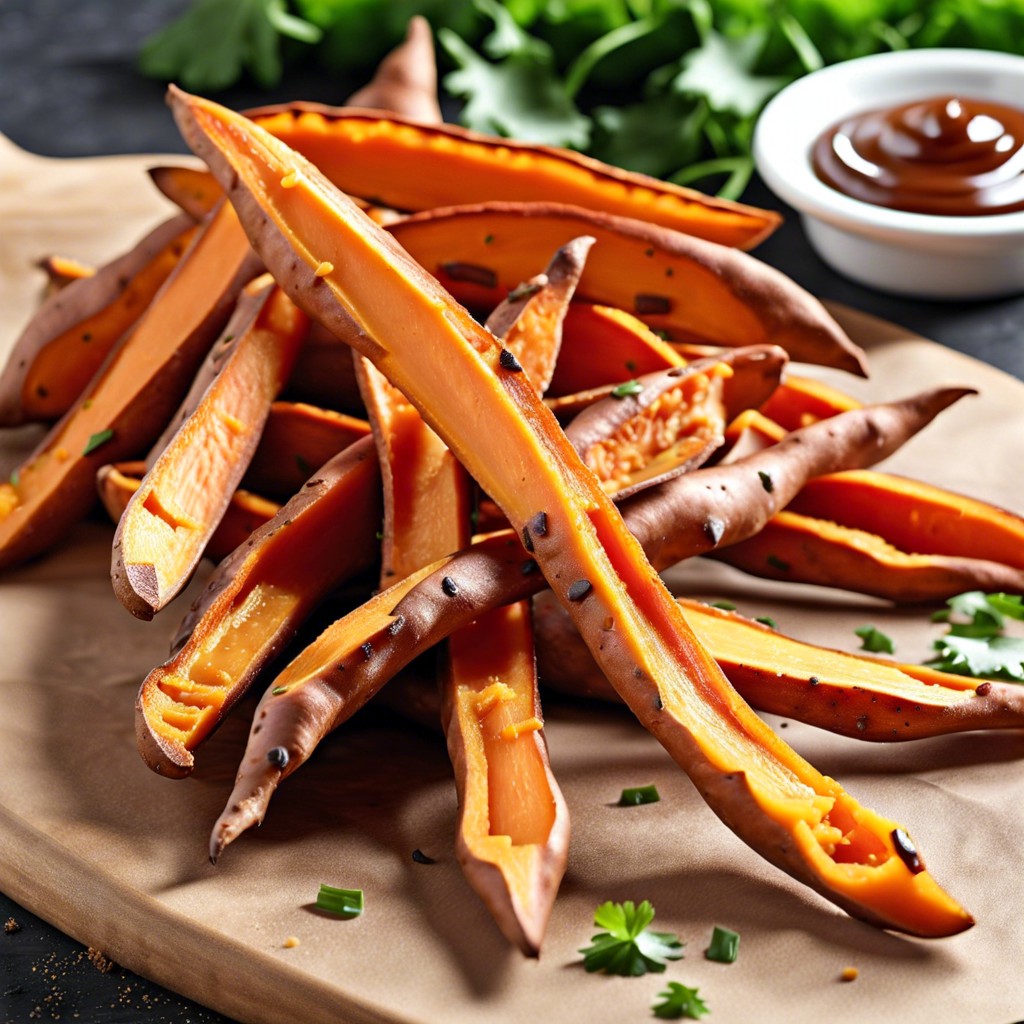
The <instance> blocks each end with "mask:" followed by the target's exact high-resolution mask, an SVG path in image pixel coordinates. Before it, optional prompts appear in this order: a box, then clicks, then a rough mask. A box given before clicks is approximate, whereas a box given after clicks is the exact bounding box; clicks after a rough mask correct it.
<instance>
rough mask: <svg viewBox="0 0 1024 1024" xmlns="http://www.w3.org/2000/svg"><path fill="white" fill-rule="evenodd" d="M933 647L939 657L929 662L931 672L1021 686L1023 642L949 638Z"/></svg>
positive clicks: (1016, 639) (1007, 638)
mask: <svg viewBox="0 0 1024 1024" xmlns="http://www.w3.org/2000/svg"><path fill="white" fill-rule="evenodd" d="M934 647H935V650H936V651H937V652H938V657H937V658H935V659H934V660H933V661H930V662H928V665H929V666H930V667H931V668H937V669H941V670H942V671H943V672H954V673H956V674H957V675H961V676H977V677H981V678H984V679H1008V680H1010V681H1011V682H1014V683H1024V638H1021V637H1010V636H997V637H992V638H988V639H986V638H977V637H969V636H954V635H952V634H950V635H948V636H944V637H942V638H941V639H939V640H936V641H935V644H934Z"/></svg>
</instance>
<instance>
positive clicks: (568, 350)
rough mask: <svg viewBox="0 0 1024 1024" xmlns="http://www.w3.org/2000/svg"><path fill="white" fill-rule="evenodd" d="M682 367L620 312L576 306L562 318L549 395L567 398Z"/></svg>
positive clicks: (641, 325) (667, 347)
mask: <svg viewBox="0 0 1024 1024" xmlns="http://www.w3.org/2000/svg"><path fill="white" fill-rule="evenodd" d="M685 362H686V360H685V359H683V357H682V356H680V355H678V354H677V353H676V352H675V350H674V349H673V348H672V346H671V345H669V344H668V342H666V341H663V340H662V339H661V338H659V337H658V335H656V334H655V333H654V331H652V330H651V329H650V328H649V327H648V326H647V325H646V324H645V323H644V322H643V321H642V320H640V319H639V318H638V317H635V316H633V314H632V313H627V312H626V311H625V310H624V309H615V308H613V307H612V306H598V305H594V304H593V303H590V302H574V303H573V304H572V306H570V307H569V312H568V313H567V314H566V318H565V326H564V330H563V337H562V348H561V350H560V351H559V353H558V362H557V363H556V365H555V373H554V376H553V377H552V380H551V388H550V391H551V394H553V395H571V394H573V393H574V392H577V391H588V390H590V389H591V388H597V387H601V386H602V385H604V384H608V383H621V382H622V381H627V380H632V379H633V378H634V377H639V376H642V375H643V374H645V373H654V372H655V371H656V370H668V369H671V368H672V367H673V366H682V365H683V364H684V363H685Z"/></svg>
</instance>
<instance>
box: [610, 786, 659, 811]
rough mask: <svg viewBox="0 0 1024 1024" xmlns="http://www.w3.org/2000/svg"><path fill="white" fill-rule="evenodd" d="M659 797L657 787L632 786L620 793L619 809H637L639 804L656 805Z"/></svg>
mask: <svg viewBox="0 0 1024 1024" xmlns="http://www.w3.org/2000/svg"><path fill="white" fill-rule="evenodd" d="M660 799H661V797H660V796H659V794H658V787H657V786H633V787H630V788H627V789H624V790H623V791H622V796H620V797H619V806H620V807H639V806H640V805H641V804H656V803H657V802H658V801H659V800H660Z"/></svg>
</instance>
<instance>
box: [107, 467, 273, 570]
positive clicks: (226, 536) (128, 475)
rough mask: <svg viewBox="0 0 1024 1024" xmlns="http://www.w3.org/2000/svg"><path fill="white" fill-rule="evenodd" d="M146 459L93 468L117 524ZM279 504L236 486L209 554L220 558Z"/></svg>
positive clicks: (137, 485)
mask: <svg viewBox="0 0 1024 1024" xmlns="http://www.w3.org/2000/svg"><path fill="white" fill-rule="evenodd" d="M145 475H146V463H145V462H142V461H139V462H117V463H113V464H112V465H107V466H100V468H99V469H98V470H97V471H96V490H97V491H98V492H99V496H100V501H101V502H102V503H103V507H104V508H105V509H106V510H107V515H109V516H110V518H111V520H112V521H113V523H114V524H115V525H116V524H117V523H118V522H119V521H120V519H121V516H122V515H123V514H124V510H125V509H126V508H127V507H128V502H129V501H131V498H132V495H133V494H135V492H136V491H138V489H139V488H140V487H141V486H142V478H143V477H144V476H145ZM280 507H281V506H280V505H278V504H277V502H274V501H270V500H269V499H267V498H264V497H261V496H260V495H258V494H253V493H252V492H251V491H244V490H237V491H235V493H234V494H233V495H232V496H231V502H230V503H229V504H228V507H227V509H226V510H225V512H224V516H223V518H222V519H221V521H220V522H219V523H218V524H217V529H216V530H214V531H213V536H211V537H210V539H209V541H207V544H206V550H205V552H204V553H205V554H206V556H207V557H208V558H212V559H214V560H216V561H219V560H220V559H222V558H225V557H226V556H227V555H229V554H231V552H232V551H234V550H235V548H237V547H238V546H239V545H240V544H244V543H245V542H246V541H247V540H248V539H249V536H250V534H252V533H253V532H254V531H256V530H258V529H259V528H260V527H261V526H262V525H263V524H264V523H266V522H268V521H269V520H271V519H273V518H274V516H275V515H277V512H278V510H279V509H280Z"/></svg>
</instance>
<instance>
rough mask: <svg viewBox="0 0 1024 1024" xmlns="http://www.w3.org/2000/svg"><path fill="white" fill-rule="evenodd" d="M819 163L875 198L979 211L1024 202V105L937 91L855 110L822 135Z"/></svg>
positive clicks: (970, 213) (823, 173)
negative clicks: (911, 99) (915, 98)
mask: <svg viewBox="0 0 1024 1024" xmlns="http://www.w3.org/2000/svg"><path fill="white" fill-rule="evenodd" d="M812 162H813V165H814V171H815V173H816V174H817V176H818V177H819V178H820V179H821V180H822V181H824V182H825V183H826V184H827V185H830V186H831V187H832V188H834V189H836V190H837V191H839V192H842V193H844V194H845V195H848V196H852V197H853V198H854V199H860V200H862V201H863V202H866V203H872V204H874V205H875V206H885V207H889V208H890V209H894V210H908V211H911V212H913V213H931V214H940V215H943V216H955V217H976V216H980V215H985V214H995V213H1009V212H1011V211H1014V210H1024V110H1019V109H1015V108H1013V107H1007V106H1003V105H1002V104H998V103H993V102H990V101H988V100H973V99H967V98H964V97H958V96H938V97H934V98H932V99H926V100H919V101H916V102H914V103H908V104H905V105H904V106H900V107H891V108H887V109H885V110H872V111H868V112H867V113H862V114H856V115H853V116H851V117H849V118H847V119H846V120H844V121H841V122H840V123H839V124H837V125H834V126H833V127H832V128H830V129H829V130H828V131H826V132H825V133H824V134H823V135H821V136H820V137H819V138H818V140H817V142H816V143H815V145H814V151H813V154H812Z"/></svg>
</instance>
